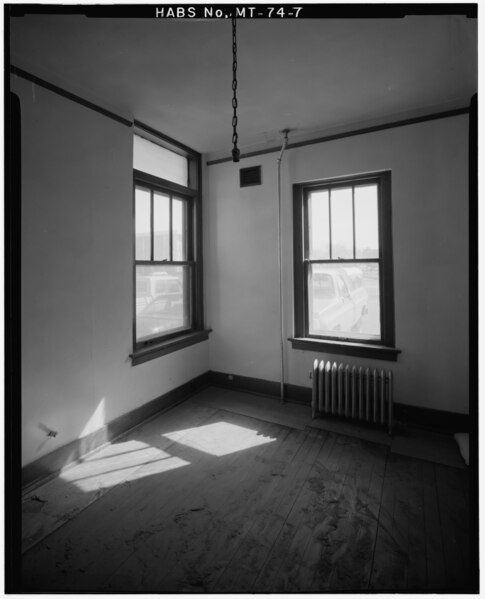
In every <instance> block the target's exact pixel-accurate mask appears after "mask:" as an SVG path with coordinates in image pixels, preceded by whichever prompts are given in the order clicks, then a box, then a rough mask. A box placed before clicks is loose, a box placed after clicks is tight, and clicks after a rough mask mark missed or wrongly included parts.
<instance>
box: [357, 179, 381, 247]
mask: <svg viewBox="0 0 485 599" xmlns="http://www.w3.org/2000/svg"><path fill="white" fill-rule="evenodd" d="M354 202H355V257H356V258H379V227H378V222H379V218H378V212H377V185H361V186H359V187H356V188H355V191H354Z"/></svg>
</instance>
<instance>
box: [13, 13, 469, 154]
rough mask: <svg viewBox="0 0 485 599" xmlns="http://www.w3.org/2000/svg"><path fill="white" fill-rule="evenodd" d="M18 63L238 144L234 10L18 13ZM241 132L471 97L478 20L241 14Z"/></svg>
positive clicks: (414, 111)
mask: <svg viewBox="0 0 485 599" xmlns="http://www.w3.org/2000/svg"><path fill="white" fill-rule="evenodd" d="M10 48H11V63H12V64H13V65H15V66H16V67H19V68H21V69H24V70H26V71H29V72H30V73H32V74H34V75H37V76H38V77H41V78H43V79H46V80H47V81H49V82H51V83H53V84H56V85H59V86H60V87H63V88H64V89H66V90H68V91H70V92H73V93H76V94H78V95H80V96H82V97H84V98H86V99H88V100H90V101H93V102H96V103H97V104H99V105H101V106H103V107H105V108H107V109H110V110H112V111H114V112H116V113H118V114H120V115H121V116H125V117H127V118H135V119H137V120H139V121H141V122H143V123H146V124H147V125H150V126H151V127H153V128H155V129H158V130H159V131H162V132H163V133H165V134H166V135H169V136H171V137H173V138H175V139H178V140H179V141H181V142H183V143H185V144H186V145H188V146H191V147H193V148H194V149H196V150H198V151H199V152H203V153H206V154H208V156H209V157H217V156H218V155H229V153H230V150H231V137H232V129H231V119H232V107H231V98H232V88H231V77H232V54H231V52H232V38H231V23H230V21H229V20H184V19H141V18H136V19H130V18H127V19H122V18H87V17H85V16H82V15H28V16H25V17H14V18H12V19H11V46H10ZM238 80H239V85H238V99H239V109H238V113H239V142H240V144H239V145H240V147H241V149H242V150H243V151H244V150H245V149H249V148H254V147H256V146H261V145H264V144H269V143H271V142H273V145H274V141H275V140H277V139H281V134H280V133H279V132H280V131H281V130H282V129H284V128H286V127H288V128H290V129H292V130H293V131H292V133H291V134H290V135H291V136H292V137H293V138H295V137H296V138H311V137H315V136H316V133H319V134H325V133H331V132H335V131H337V130H339V129H342V130H343V129H345V128H355V127H358V126H362V125H370V124H377V123H379V122H386V121H389V120H394V119H398V118H403V117H412V116H418V115H421V114H428V113H432V112H436V111H442V110H449V109H453V108H462V107H464V106H467V105H468V104H469V101H470V97H471V95H472V94H473V93H475V91H476V89H477V33H476V20H474V19H467V18H466V17H462V16H456V15H455V16H452V15H450V16H407V17H405V18H403V19H378V18H374V19H352V18H347V19H330V20H328V19H303V20H297V19H286V20H268V19H254V20H250V19H245V20H242V19H241V20H239V21H238Z"/></svg>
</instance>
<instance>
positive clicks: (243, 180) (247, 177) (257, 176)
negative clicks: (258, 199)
mask: <svg viewBox="0 0 485 599" xmlns="http://www.w3.org/2000/svg"><path fill="white" fill-rule="evenodd" d="M239 183H240V186H241V187H249V186H250V185H261V167H260V166H250V167H248V168H241V169H240V170H239Z"/></svg>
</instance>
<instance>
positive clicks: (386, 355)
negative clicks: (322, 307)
mask: <svg viewBox="0 0 485 599" xmlns="http://www.w3.org/2000/svg"><path fill="white" fill-rule="evenodd" d="M289 341H290V342H291V347H292V348H293V349H303V350H307V351H313V352H319V353H325V354H338V355H344V356H359V357H361V358H369V359H373V360H388V361H389V362H397V356H398V354H400V353H401V350H400V349H396V348H395V347H387V346H385V345H372V344H370V343H368V344H366V343H350V342H348V343H347V342H342V341H330V340H329V339H325V340H323V339H312V338H309V337H291V338H290V339H289Z"/></svg>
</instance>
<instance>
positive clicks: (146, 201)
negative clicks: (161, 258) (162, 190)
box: [135, 187, 151, 260]
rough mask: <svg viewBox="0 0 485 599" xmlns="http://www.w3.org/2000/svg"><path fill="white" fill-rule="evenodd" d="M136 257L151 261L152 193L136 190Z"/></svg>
mask: <svg viewBox="0 0 485 599" xmlns="http://www.w3.org/2000/svg"><path fill="white" fill-rule="evenodd" d="M135 256H136V259H137V260H150V257H151V256H150V191H149V190H148V189H143V188H142V187H136V189H135Z"/></svg>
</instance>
